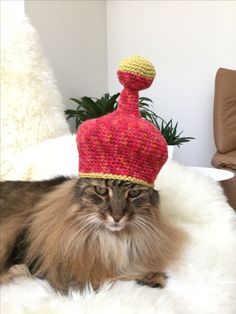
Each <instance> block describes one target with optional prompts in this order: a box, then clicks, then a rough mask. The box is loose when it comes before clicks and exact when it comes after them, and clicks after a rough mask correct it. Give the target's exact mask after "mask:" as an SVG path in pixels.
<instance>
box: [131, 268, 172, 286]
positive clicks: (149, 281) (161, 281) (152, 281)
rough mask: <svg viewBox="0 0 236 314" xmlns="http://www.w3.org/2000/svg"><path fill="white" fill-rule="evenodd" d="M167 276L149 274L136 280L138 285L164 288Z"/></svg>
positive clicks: (163, 274)
mask: <svg viewBox="0 0 236 314" xmlns="http://www.w3.org/2000/svg"><path fill="white" fill-rule="evenodd" d="M166 280H167V276H166V274H165V273H154V272H150V273H148V274H145V275H144V276H143V278H141V279H139V280H137V283H138V284H140V285H147V286H150V287H152V288H164V287H165V285H166Z"/></svg>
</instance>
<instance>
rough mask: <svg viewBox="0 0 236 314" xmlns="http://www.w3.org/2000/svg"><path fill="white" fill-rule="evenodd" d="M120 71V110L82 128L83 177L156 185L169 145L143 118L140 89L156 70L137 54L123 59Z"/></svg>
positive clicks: (80, 140) (79, 141) (81, 160)
mask: <svg viewBox="0 0 236 314" xmlns="http://www.w3.org/2000/svg"><path fill="white" fill-rule="evenodd" d="M117 73H118V78H119V81H120V82H121V84H122V85H123V86H124V88H123V91H122V93H121V95H120V99H119V103H118V107H117V109H116V111H114V112H112V113H109V114H107V115H105V116H103V117H100V118H97V119H91V120H87V121H85V122H83V123H82V124H81V126H80V127H79V129H78V133H77V146H78V150H79V176H80V177H88V178H108V179H119V180H124V181H131V182H135V183H139V184H143V185H145V186H153V183H154V180H155V178H156V176H157V174H158V172H159V171H160V169H161V168H162V166H163V165H164V163H165V162H166V160H167V155H168V154H167V144H166V141H165V139H164V137H163V136H162V135H161V133H160V131H159V130H158V129H157V128H156V127H155V126H154V125H153V124H151V123H150V122H148V121H147V120H145V119H144V118H142V117H141V115H140V112H139V94H138V91H139V90H142V89H145V88H148V87H149V86H150V85H151V84H152V81H153V79H154V77H155V69H154V67H153V65H152V64H151V63H150V62H149V61H148V60H147V59H146V58H143V57H139V56H134V57H129V58H127V59H125V60H124V61H123V62H121V64H120V65H119V69H118V72H117Z"/></svg>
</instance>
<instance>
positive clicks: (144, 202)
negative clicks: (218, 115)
mask: <svg viewBox="0 0 236 314" xmlns="http://www.w3.org/2000/svg"><path fill="white" fill-rule="evenodd" d="M0 189H1V209H0V237H1V252H0V283H5V282H7V281H9V280H11V279H12V278H14V277H17V276H20V275H27V276H36V277H39V278H46V279H47V280H48V281H49V283H50V284H51V286H52V287H53V288H54V289H56V290H58V291H60V292H61V293H63V294H67V293H68V291H69V289H70V288H78V289H80V290H83V289H84V288H85V287H86V285H88V284H90V285H91V286H92V287H93V289H95V290H97V289H98V288H99V287H100V286H101V285H102V284H103V283H104V282H105V281H111V282H115V281H116V280H136V281H137V282H139V283H141V284H147V285H150V286H152V287H163V286H164V285H165V282H166V279H167V276H166V274H165V271H166V268H167V266H169V265H170V264H171V263H176V261H177V260H178V257H179V255H180V253H181V252H182V250H183V247H184V243H185V242H186V235H185V234H184V232H183V231H181V230H179V229H178V228H177V227H176V226H173V225H171V224H170V223H168V222H167V221H165V220H164V218H163V217H162V215H161V213H160V210H159V203H160V198H159V193H158V191H156V190H155V189H153V188H148V187H145V186H143V185H139V184H136V183H131V182H128V181H121V180H113V179H90V178H78V177H75V178H66V177H58V178H54V179H52V180H47V181H35V182H21V181H15V182H14V181H5V182H1V183H0Z"/></svg>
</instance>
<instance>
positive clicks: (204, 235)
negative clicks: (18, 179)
mask: <svg viewBox="0 0 236 314" xmlns="http://www.w3.org/2000/svg"><path fill="white" fill-rule="evenodd" d="M72 138H73V137H72ZM67 141H68V139H66V138H61V139H60V138H58V139H55V141H54V144H53V143H52V142H51V143H49V144H48V143H47V142H46V144H45V143H44V144H40V145H41V148H42V145H44V150H43V151H42V155H44V154H46V155H47V162H46V163H45V158H44V159H43V161H42V163H41V165H40V158H38V159H37V158H36V160H37V162H36V168H37V169H39V168H41V169H44V172H43V174H41V175H40V173H38V172H37V173H38V177H37V178H38V179H42V178H47V177H51V176H53V175H57V174H71V172H74V173H76V172H77V162H76V159H77V152H76V150H75V149H74V148H75V147H74V144H69V145H67V146H66V150H65V149H64V146H63V143H66V142H67ZM71 143H73V140H72V141H71ZM59 149H60V154H58V152H59ZM35 152H36V153H35ZM28 154H29V155H28V158H30V157H31V158H32V160H35V155H34V154H36V155H37V154H38V148H37V147H36V148H35V150H34V149H33V148H32V149H31V151H29V150H28ZM66 156H67V157H66ZM52 165H53V166H52ZM52 167H53V171H54V172H55V173H54V174H53V171H52ZM47 171H48V175H47ZM23 172H24V171H23ZM156 186H157V189H159V190H160V194H161V210H162V212H163V215H165V216H167V217H168V219H169V220H171V221H173V222H174V223H175V224H176V225H179V226H180V227H181V228H183V229H185V230H186V231H187V232H188V234H189V236H190V238H191V241H190V243H189V246H188V248H187V249H186V251H185V252H183V255H182V257H181V260H180V263H179V267H177V268H171V267H170V268H169V269H168V275H169V279H168V283H167V286H166V287H165V288H164V289H153V288H149V287H142V286H139V285H137V284H136V283H135V282H117V283H116V284H115V285H113V286H111V287H110V286H109V284H107V285H105V286H104V287H102V288H101V290H100V291H99V292H98V293H94V292H93V291H89V290H88V291H87V292H86V293H85V294H83V295H81V294H80V293H79V292H78V291H71V295H70V296H67V297H63V296H61V295H60V294H57V293H55V292H54V291H53V290H52V289H51V287H50V286H49V285H48V283H47V282H46V281H42V280H39V279H34V280H30V279H24V278H22V279H18V280H16V281H15V282H13V283H11V284H9V285H5V286H3V287H2V289H1V313H2V314H29V313H37V314H39V313H40V314H47V313H50V314H54V313H55V314H60V313H63V314H67V313H70V314H73V313H76V314H95V313H96V314H99V313H103V314H106V313H107V314H108V313H109V314H110V313H114V314H116V313H117V314H118V313H119V314H120V313H123V314H141V313H142V314H144V313H145V314H146V313H148V314H154V313H155V314H172V313H173V314H177V313H178V314H199V313H201V314H235V313H236V297H235V292H236V215H235V212H234V211H233V210H232V209H231V207H230V206H229V205H228V204H227V203H226V200H225V197H224V196H223V194H222V190H221V187H220V186H219V185H218V184H217V183H216V182H214V181H213V180H212V179H210V178H207V177H203V176H202V175H200V174H198V173H195V172H193V171H190V170H188V169H186V168H184V167H183V166H181V165H179V164H177V163H175V162H169V163H167V164H166V165H165V166H164V168H163V170H162V171H161V173H160V175H159V178H158V180H157V182H156ZM55 245H56V243H55Z"/></svg>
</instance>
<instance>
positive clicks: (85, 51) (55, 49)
mask: <svg viewBox="0 0 236 314" xmlns="http://www.w3.org/2000/svg"><path fill="white" fill-rule="evenodd" d="M25 12H26V15H28V16H29V18H30V20H31V23H32V24H33V25H34V26H35V27H36V29H37V30H38V32H39V35H40V39H41V43H42V46H43V48H44V51H45V54H46V56H47V58H48V59H49V61H50V64H51V66H52V68H53V70H54V73H55V76H56V79H57V82H58V86H59V89H60V91H61V93H62V96H63V98H64V102H65V103H66V105H67V107H72V106H73V102H71V101H69V100H68V99H69V98H70V97H75V98H78V97H81V96H84V95H87V96H100V95H102V94H103V93H105V92H107V47H106V2H105V1H62V0H60V1H54V0H52V1H47V0H46V1H45V0H43V1H41V0H39V1H37V0H28V1H25Z"/></svg>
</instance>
